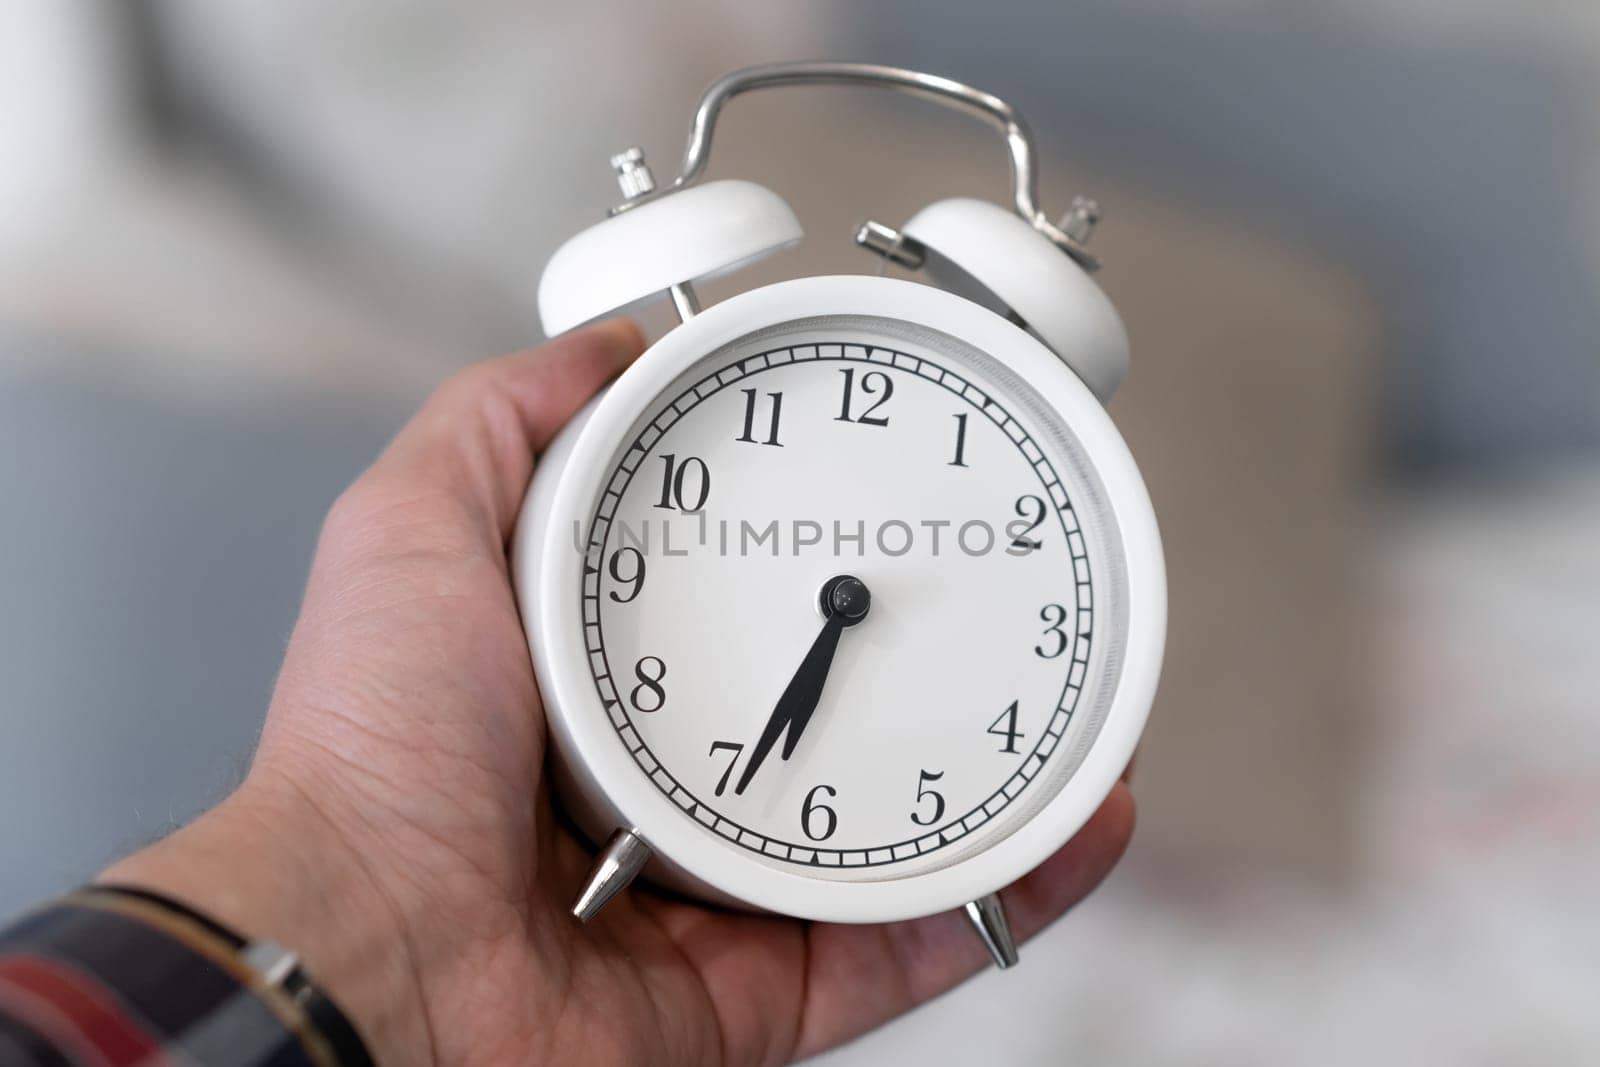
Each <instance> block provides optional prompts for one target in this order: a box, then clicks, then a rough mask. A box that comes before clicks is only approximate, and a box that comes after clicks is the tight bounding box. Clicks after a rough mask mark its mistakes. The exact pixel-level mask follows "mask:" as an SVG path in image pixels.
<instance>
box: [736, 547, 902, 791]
mask: <svg viewBox="0 0 1600 1067" xmlns="http://www.w3.org/2000/svg"><path fill="white" fill-rule="evenodd" d="M820 600H821V603H822V605H823V609H824V614H825V615H826V616H827V621H826V622H824V623H823V624H822V632H821V633H819V634H817V639H816V640H815V641H813V642H811V649H810V651H808V652H807V653H806V657H805V659H803V660H801V661H800V666H799V667H798V668H796V670H795V672H794V677H793V678H791V679H789V684H788V686H786V687H785V688H784V690H783V694H782V695H781V696H779V697H778V702H777V704H775V705H774V706H773V708H772V714H771V715H770V716H768V717H767V725H766V726H765V727H764V728H763V729H762V731H761V737H760V739H759V740H758V741H756V747H755V750H754V751H753V752H751V753H750V762H749V763H747V764H745V768H744V773H743V774H742V775H740V776H739V783H738V784H737V785H735V786H734V788H733V791H734V792H735V793H737V794H741V795H742V794H743V793H744V790H745V787H746V786H747V785H749V784H750V779H752V778H754V777H755V775H756V771H757V770H758V769H759V768H760V766H761V764H762V763H763V762H765V761H766V758H767V753H769V752H771V751H772V746H773V745H774V744H776V743H777V741H778V735H779V734H781V733H783V732H784V730H785V729H787V730H788V731H789V733H788V736H786V737H785V738H784V741H783V758H784V759H788V758H789V757H790V756H791V755H792V754H793V753H794V747H795V745H797V744H799V742H800V735H801V734H803V733H805V729H806V724H807V723H808V722H810V721H811V713H812V712H814V711H816V710H817V702H818V701H819V700H821V699H822V687H823V685H824V684H825V683H826V682H827V680H828V668H830V667H831V666H833V653H834V651H835V650H836V649H838V647H839V634H840V633H842V632H843V631H844V628H845V627H846V626H854V625H855V624H856V623H858V622H860V621H861V620H862V619H864V618H866V617H867V611H868V609H869V608H870V607H871V605H872V594H871V593H870V592H868V591H867V587H866V585H865V584H864V583H863V582H862V581H861V579H859V578H855V577H852V576H851V575H848V574H841V575H839V576H838V577H836V578H830V579H828V581H827V582H825V583H823V586H822V594H821V597H820Z"/></svg>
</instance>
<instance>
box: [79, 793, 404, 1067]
mask: <svg viewBox="0 0 1600 1067" xmlns="http://www.w3.org/2000/svg"><path fill="white" fill-rule="evenodd" d="M99 880H101V881H105V882H115V883H120V884H123V885H129V886H134V887H140V888H146V889H151V890H155V891H156V892H159V893H164V894H166V895H168V896H171V897H173V898H175V899H177V900H180V901H182V902H184V903H186V904H188V905H190V906H192V907H194V908H195V909H196V910H198V911H200V912H202V913H204V914H206V915H208V916H210V917H211V918H213V919H215V920H217V921H218V922H220V923H222V924H223V925H225V926H227V927H229V928H231V929H232V930H234V931H235V932H237V933H238V934H239V935H241V936H243V937H244V938H246V939H248V940H251V941H257V940H268V941H273V942H276V943H278V944H280V945H282V946H284V947H285V948H287V949H289V950H291V951H293V952H294V953H295V954H296V955H297V956H298V957H299V958H300V960H301V961H302V963H303V964H304V966H305V969H306V971H307V973H308V974H309V975H310V976H311V978H312V979H313V980H314V982H315V983H316V985H317V986H318V987H319V988H320V989H321V990H322V991H323V992H324V993H325V994H326V995H327V996H329V997H330V998H331V999H332V1000H333V1001H334V1002H335V1003H336V1004H338V1005H339V1007H340V1008H341V1009H342V1010H343V1011H344V1012H345V1014H346V1015H348V1016H349V1018H350V1019H351V1020H352V1021H353V1022H354V1024H355V1026H356V1028H357V1029H358V1030H359V1031H360V1033H361V1036H362V1037H363V1038H364V1039H365V1041H366V1044H367V1045H368V1048H369V1049H370V1051H371V1052H372V1055H373V1057H374V1058H375V1059H376V1060H377V1061H378V1062H379V1063H382V1064H385V1065H387V1064H407V1063H426V1062H429V1055H428V1053H429V1049H430V1042H429V1039H428V1033H427V1023H426V1018H427V1016H426V1013H425V1011H424V1005H423V1002H422V994H421V989H420V987H419V985H418V983H417V981H416V978H415V973H416V972H415V969H414V967H413V965H412V961H411V960H410V959H409V957H408V951H407V946H408V939H407V936H406V930H405V929H404V926H403V924H402V922H401V921H400V916H399V915H398V913H397V912H396V910H395V909H394V908H393V907H392V906H391V904H390V903H389V901H388V899H387V898H386V897H385V895H384V893H383V890H382V887H381V886H379V885H378V884H377V882H376V881H375V880H374V879H373V878H372V877H371V876H370V875H369V874H368V872H367V871H366V870H365V869H364V867H363V866H362V861H361V858H360V857H359V856H358V855H357V854H356V853H354V852H353V851H351V850H350V849H349V848H348V847H346V845H345V842H344V839H343V835H342V834H341V833H340V832H339V831H338V828H337V827H335V826H334V825H333V824H332V823H331V822H330V821H329V820H328V819H327V818H326V816H325V815H323V813H321V812H320V811H319V810H318V809H317V808H316V806H315V805H314V804H313V803H311V802H310V800H309V799H308V798H307V797H306V795H305V794H304V793H303V792H301V790H300V789H299V787H297V786H296V785H295V784H294V783H293V782H291V781H288V780H285V779H282V778H279V777H276V776H272V775H268V774H266V773H253V774H252V775H251V778H250V780H249V781H247V782H246V784H245V785H244V786H242V787H241V788H240V789H239V790H238V791H237V792H236V793H234V794H233V795H232V796H230V797H229V798H228V799H227V800H225V801H224V802H223V803H222V804H220V805H218V806H217V807H216V808H214V809H212V810H211V811H209V812H207V813H206V814H205V815H203V816H201V817H200V818H199V819H197V820H196V821H195V822H193V823H191V824H190V825H188V826H186V827H184V828H183V829H182V830H180V831H178V832H177V833H175V834H173V835H172V836H171V837H168V838H166V839H164V840H162V841H160V842H158V843H156V844H154V845H152V846H150V847H149V848H146V849H144V850H142V851H140V852H138V853H135V854H134V855H132V856H130V857H128V858H127V859H124V860H122V861H120V862H118V863H116V864H114V865H113V866H111V867H110V868H108V869H107V870H106V871H105V872H104V873H103V874H102V875H101V877H100V879H99Z"/></svg>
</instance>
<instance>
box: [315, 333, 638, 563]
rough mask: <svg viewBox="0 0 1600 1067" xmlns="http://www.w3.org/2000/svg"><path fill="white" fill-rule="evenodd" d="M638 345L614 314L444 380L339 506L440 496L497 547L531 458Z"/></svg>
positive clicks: (432, 501) (507, 530)
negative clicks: (542, 343) (610, 318)
mask: <svg viewBox="0 0 1600 1067" xmlns="http://www.w3.org/2000/svg"><path fill="white" fill-rule="evenodd" d="M643 348H644V339H643V337H642V336H641V334H640V333H639V329H638V327H637V326H635V325H633V323H631V322H629V321H627V320H625V319H613V320H610V321H608V322H603V323H599V324H597V325H594V326H590V327H587V328H585V329H582V330H577V331H575V332H573V333H570V334H566V335H564V336H562V337H559V338H557V339H556V340H554V341H550V342H547V343H546V344H544V345H541V346H539V347H538V348H534V349H530V350H529V351H526V352H519V353H517V354H515V355H511V356H504V357H502V358H500V359H491V360H486V361H485V362H482V363H479V364H476V365H474V366H472V367H469V368H467V369H466V370H464V371H461V372H460V373H459V374H456V375H455V376H454V377H452V378H451V379H450V380H449V381H447V382H445V383H444V384H443V385H442V386H440V387H439V389H438V390H437V391H436V392H435V393H434V394H433V396H431V397H430V398H429V399H428V401H427V402H426V403H425V404H424V405H423V406H422V409H421V410H420V411H418V412H417V414H416V415H415V416H414V417H413V418H412V419H411V421H410V422H409V423H407V424H406V425H405V427H404V428H402V429H401V431H400V433H399V434H398V435H396V437H395V439H394V440H393V441H392V442H390V444H389V447H388V448H387V449H385V450H384V453H383V455H382V456H380V457H379V458H378V461H377V462H376V463H375V464H373V466H372V468H371V469H370V470H369V471H367V473H366V474H364V475H362V477H361V478H360V479H358V480H357V482H356V483H355V484H354V485H353V486H351V488H350V490H349V491H348V492H347V493H346V495H345V498H343V499H342V500H341V503H342V504H345V505H347V506H349V505H352V504H353V506H352V507H351V510H355V511H360V512H364V513H366V514H364V515H363V518H364V519H365V520H368V521H370V518H371V514H370V513H371V511H375V510H386V509H388V508H390V507H394V506H400V507H404V506H406V505H407V504H408V503H411V502H418V501H421V502H426V503H427V504H428V505H430V506H431V505H436V504H437V503H439V502H440V501H444V502H446V503H448V504H450V505H453V506H454V507H455V508H457V509H459V511H460V514H462V515H464V516H465V517H466V518H467V519H468V520H469V525H470V528H471V529H474V530H477V531H480V532H481V533H482V534H483V535H484V536H486V537H492V538H493V539H494V541H495V543H496V545H497V546H498V545H503V543H504V542H505V540H506V538H508V537H509V536H510V534H511V530H512V527H513V525H514V524H515V523H516V518H517V511H518V508H519V506H520V504H521V502H522V497H523V494H524V493H525V492H526V491H527V487H528V479H529V478H530V477H531V476H532V474H533V464H534V457H535V456H536V455H537V454H538V453H539V451H540V450H542V449H543V448H544V447H545V446H546V445H548V444H549V443H550V440H551V438H553V437H554V436H555V435H556V433H557V431H559V430H560V429H561V427H562V426H563V425H565V424H566V422H567V420H568V419H570V418H571V417H572V416H573V414H574V413H575V412H576V411H577V410H578V409H579V408H580V407H582V406H583V404H584V402H585V401H587V400H588V399H589V398H590V397H591V396H593V395H594V393H595V392H596V390H598V389H599V388H600V387H601V386H602V385H604V384H605V383H606V382H607V381H609V380H610V379H611V378H612V377H613V376H615V375H616V374H617V372H618V371H620V370H622V369H623V368H624V367H626V366H627V365H628V364H629V363H631V362H632V361H633V360H634V358H635V357H637V356H638V355H639V353H640V352H641V351H642V350H643Z"/></svg>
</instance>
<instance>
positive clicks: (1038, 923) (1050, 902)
mask: <svg viewBox="0 0 1600 1067" xmlns="http://www.w3.org/2000/svg"><path fill="white" fill-rule="evenodd" d="M1133 817H1134V806H1133V794H1132V793H1130V792H1129V791H1128V788H1127V786H1125V785H1122V784H1118V785H1117V786H1116V788H1114V789H1113V790H1112V791H1111V794H1110V795H1109V796H1108V797H1106V800H1105V802H1104V803H1103V804H1101V806H1100V810H1099V811H1097V812H1095V814H1094V816H1093V817H1092V818H1091V819H1090V820H1089V822H1088V823H1087V824H1086V825H1085V826H1084V828H1083V829H1082V830H1080V831H1079V832H1078V833H1077V835H1076V836H1075V837H1073V839H1072V840H1071V841H1069V842H1067V844H1066V845H1065V846H1063V847H1062V848H1061V849H1060V850H1059V851H1058V852H1056V853H1055V855H1053V856H1051V857H1050V858H1049V859H1047V860H1046V861H1045V862H1044V863H1043V864H1041V865H1040V866H1039V867H1038V868H1037V869H1036V870H1034V871H1033V872H1032V873H1030V874H1029V875H1028V876H1027V877H1025V878H1023V879H1022V880H1021V881H1019V882H1017V883H1016V884H1014V885H1011V886H1008V887H1007V888H1006V889H1005V890H1003V891H1002V892H1001V899H1002V900H1003V901H1004V902H1005V906H1006V912H1007V915H1008V917H1009V918H1010V920H1011V928H1012V932H1013V933H1014V934H1015V935H1016V937H1017V939H1018V940H1019V941H1020V940H1023V939H1025V938H1028V937H1031V936H1033V935H1034V934H1036V933H1038V932H1039V931H1040V930H1042V929H1043V928H1044V927H1045V926H1047V925H1048V924H1049V923H1050V922H1051V921H1052V920H1054V919H1056V918H1057V917H1059V916H1060V915H1062V914H1063V913H1064V912H1065V911H1066V910H1067V909H1068V908H1070V907H1072V906H1073V905H1074V904H1076V903H1077V902H1078V901H1080V900H1082V899H1083V898H1084V897H1086V896H1087V895H1088V894H1089V892H1090V891H1091V890H1092V889H1094V887H1095V886H1097V885H1098V884H1100V882H1101V880H1102V879H1104V878H1105V876H1106V875H1107V874H1108V873H1109V872H1110V871H1111V868H1112V867H1113V866H1115V864H1116V862H1117V860H1118V858H1120V857H1121V855H1122V853H1123V850H1124V849H1126V848H1127V845H1128V839H1129V837H1130V836H1131V835H1132V833H1133ZM989 965H990V959H989V955H988V953H987V952H986V951H985V950H984V948H983V945H982V944H981V943H980V942H979V940H978V938H977V936H976V935H975V934H974V932H973V930H972V926H971V924H970V922H969V921H968V920H967V918H966V916H965V915H964V914H962V913H960V912H947V913H944V914H942V915H933V916H929V917H928V918H926V919H918V920H916V921H915V922H908V923H891V924H887V925H879V926H833V925H822V924H819V925H816V926H813V927H812V928H811V935H810V969H809V973H808V976H807V982H808V986H807V990H806V996H805V1001H804V1003H805V1005H806V1009H805V1017H804V1018H803V1019H802V1020H801V1023H800V1031H799V1044H798V1047H797V1049H796V1052H795V1055H796V1056H797V1057H803V1056H811V1055H814V1054H816V1053H818V1052H821V1051H822V1050H824V1049H827V1048H830V1047H832V1046H834V1045H837V1044H840V1043H842V1042H844V1041H848V1040H850V1039H851V1038H853V1037H855V1036H857V1035H859V1034H862V1033H864V1032H866V1031H868V1030H871V1029H872V1028H874V1027H876V1026H881V1025H882V1024H883V1023H885V1022H887V1021H888V1020H889V1019H892V1018H894V1017H895V1016H897V1015H900V1014H901V1013H903V1012H906V1011H909V1010H910V1009H911V1008H914V1007H916V1006H917V1005H918V1004H921V1003H922V1002H924V1001H926V1000H930V999H932V998H933V997H936V996H938V995H939V994H940V993H943V992H944V991H946V990H947V989H949V988H950V987H951V986H954V985H955V984H957V983H958V982H960V981H962V980H963V979H965V978H968V977H970V976H971V975H972V974H974V973H976V972H977V971H979V970H982V969H983V968H984V967H987V966H989Z"/></svg>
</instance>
